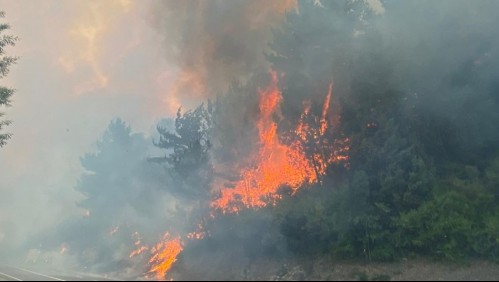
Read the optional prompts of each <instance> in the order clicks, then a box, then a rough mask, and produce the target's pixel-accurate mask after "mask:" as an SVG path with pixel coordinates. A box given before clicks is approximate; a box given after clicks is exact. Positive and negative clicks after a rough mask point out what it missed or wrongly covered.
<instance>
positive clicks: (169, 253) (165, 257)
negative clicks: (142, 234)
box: [149, 233, 183, 280]
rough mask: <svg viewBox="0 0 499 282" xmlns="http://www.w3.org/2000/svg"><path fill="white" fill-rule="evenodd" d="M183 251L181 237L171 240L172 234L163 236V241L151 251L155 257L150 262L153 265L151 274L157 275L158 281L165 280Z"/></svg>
mask: <svg viewBox="0 0 499 282" xmlns="http://www.w3.org/2000/svg"><path fill="white" fill-rule="evenodd" d="M182 250H183V247H182V242H181V240H180V237H177V238H174V239H171V238H170V234H169V233H166V234H165V235H164V236H163V241H161V242H159V243H158V244H157V245H156V246H155V247H154V248H153V249H152V250H151V253H152V254H153V256H152V258H151V259H150V260H149V263H150V264H151V268H150V270H149V273H155V275H156V278H157V279H158V280H163V279H164V278H165V275H166V273H167V272H168V270H169V269H170V267H171V266H172V264H173V263H174V262H176V261H177V256H178V255H179V254H180V252H182Z"/></svg>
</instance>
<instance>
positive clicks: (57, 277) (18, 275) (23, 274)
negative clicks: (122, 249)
mask: <svg viewBox="0 0 499 282" xmlns="http://www.w3.org/2000/svg"><path fill="white" fill-rule="evenodd" d="M0 281H116V280H112V279H107V278H105V277H100V276H97V275H86V274H71V275H68V274H57V273H56V274H54V273H42V272H39V271H33V270H30V269H26V268H22V267H15V266H2V265H0Z"/></svg>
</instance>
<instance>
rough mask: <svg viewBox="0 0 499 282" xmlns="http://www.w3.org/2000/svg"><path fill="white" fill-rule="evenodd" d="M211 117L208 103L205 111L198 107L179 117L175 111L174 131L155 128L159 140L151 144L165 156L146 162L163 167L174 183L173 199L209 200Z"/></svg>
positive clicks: (210, 105) (180, 114) (210, 108)
mask: <svg viewBox="0 0 499 282" xmlns="http://www.w3.org/2000/svg"><path fill="white" fill-rule="evenodd" d="M211 113H212V104H211V102H208V106H207V107H205V106H204V104H202V105H200V106H199V107H197V108H196V109H194V110H189V111H187V112H185V113H183V114H182V113H181V109H179V110H178V112H177V118H176V119H175V129H174V131H171V130H170V129H168V128H164V127H161V126H158V127H157V130H158V132H159V134H160V138H159V141H158V142H155V143H154V144H155V145H156V146H157V147H159V148H161V149H165V150H166V151H167V152H166V154H165V156H164V157H155V158H151V159H150V160H151V161H154V162H158V163H166V164H167V171H168V172H170V175H171V176H172V178H173V180H174V181H175V185H172V186H171V187H170V189H172V191H171V192H174V193H177V195H183V196H187V197H189V198H199V197H202V198H203V197H208V196H209V192H210V191H209V190H210V183H211V177H212V172H211V166H210V163H209V149H210V148H211V143H210V139H209V130H210V128H211Z"/></svg>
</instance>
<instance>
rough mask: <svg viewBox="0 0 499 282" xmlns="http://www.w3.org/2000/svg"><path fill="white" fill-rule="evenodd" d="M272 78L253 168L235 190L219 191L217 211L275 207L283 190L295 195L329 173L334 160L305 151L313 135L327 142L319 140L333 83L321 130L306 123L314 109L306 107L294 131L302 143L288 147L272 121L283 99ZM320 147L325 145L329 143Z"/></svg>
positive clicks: (263, 94) (263, 99)
mask: <svg viewBox="0 0 499 282" xmlns="http://www.w3.org/2000/svg"><path fill="white" fill-rule="evenodd" d="M271 77H272V82H271V83H270V85H269V86H268V87H267V88H265V89H264V90H261V91H260V104H259V108H260V118H259V120H258V124H257V128H258V134H259V143H260V144H259V145H260V147H259V150H258V153H257V154H256V155H255V158H254V159H253V160H252V161H251V163H253V164H254V165H253V166H252V167H250V168H247V169H243V170H242V171H241V172H240V177H241V180H239V181H237V182H236V183H235V185H234V188H222V189H221V190H220V194H221V196H220V198H218V199H216V200H214V201H213V202H212V204H211V207H212V208H213V209H215V210H221V211H222V212H224V213H227V212H232V213H237V212H239V211H240V209H241V208H242V207H246V208H259V207H264V206H266V205H268V204H269V203H270V204H275V203H276V201H277V200H278V199H280V198H281V196H280V194H279V193H278V192H279V189H280V188H281V187H289V188H290V189H291V191H292V193H295V192H296V191H298V190H299V189H300V188H301V187H303V185H304V184H312V183H316V182H317V181H318V180H319V176H320V175H322V174H324V173H325V172H326V168H327V164H328V163H329V162H331V161H334V160H335V159H334V158H326V157H325V156H324V154H318V153H313V154H312V155H311V156H312V157H311V158H307V155H306V154H305V151H304V148H303V144H304V142H305V141H307V140H308V139H309V138H308V134H310V133H313V138H315V139H318V140H319V139H324V138H319V137H322V136H323V135H324V134H325V132H326V130H327V128H328V124H327V119H326V115H327V112H328V109H329V103H330V100H331V93H332V87H333V85H332V83H331V84H330V85H329V91H328V95H327V97H326V101H325V103H324V106H323V111H322V116H321V119H320V124H319V126H318V129H314V130H313V129H312V128H311V127H310V125H309V124H307V123H306V122H305V118H306V117H307V116H308V114H309V112H310V108H311V104H310V103H306V104H305V110H304V112H303V114H302V116H301V119H300V122H299V123H298V125H297V128H296V130H295V133H296V135H298V137H299V139H301V140H296V141H294V142H290V144H289V145H287V144H284V143H283V142H281V140H280V139H279V136H278V133H277V123H276V122H275V121H274V119H273V118H274V116H275V115H276V113H277V112H278V110H279V105H280V103H281V101H282V95H281V91H280V90H279V88H278V76H277V73H275V72H271ZM317 143H318V145H323V144H324V143H327V142H319V141H318V142H317ZM332 151H334V150H332Z"/></svg>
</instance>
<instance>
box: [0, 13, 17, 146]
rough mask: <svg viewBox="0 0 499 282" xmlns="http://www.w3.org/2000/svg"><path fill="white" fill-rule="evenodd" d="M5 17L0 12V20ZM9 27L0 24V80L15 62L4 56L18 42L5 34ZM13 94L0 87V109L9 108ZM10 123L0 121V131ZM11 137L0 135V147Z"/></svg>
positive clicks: (9, 90)
mask: <svg viewBox="0 0 499 282" xmlns="http://www.w3.org/2000/svg"><path fill="white" fill-rule="evenodd" d="M4 16H5V14H4V12H0V18H3V17H4ZM9 28H10V26H9V25H8V24H0V35H1V37H0V79H1V78H4V77H5V76H7V74H8V73H9V70H10V67H11V66H12V65H13V64H15V63H16V62H17V59H18V58H17V57H11V56H7V55H5V53H6V50H5V47H7V46H14V45H15V44H16V42H17V40H18V38H17V37H16V36H13V35H9V34H5V31H6V30H8V29H9ZM13 94H14V89H11V88H7V87H4V86H0V107H1V106H10V101H11V100H10V99H11V97H12V95H13ZM3 116H4V113H2V112H0V118H2V117H3ZM10 123H11V122H10V121H9V120H1V119H0V131H1V130H2V128H4V127H5V126H8V125H9V124H10ZM10 137H11V135H10V134H9V133H0V147H2V146H4V145H5V144H6V143H7V140H8V139H10Z"/></svg>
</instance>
